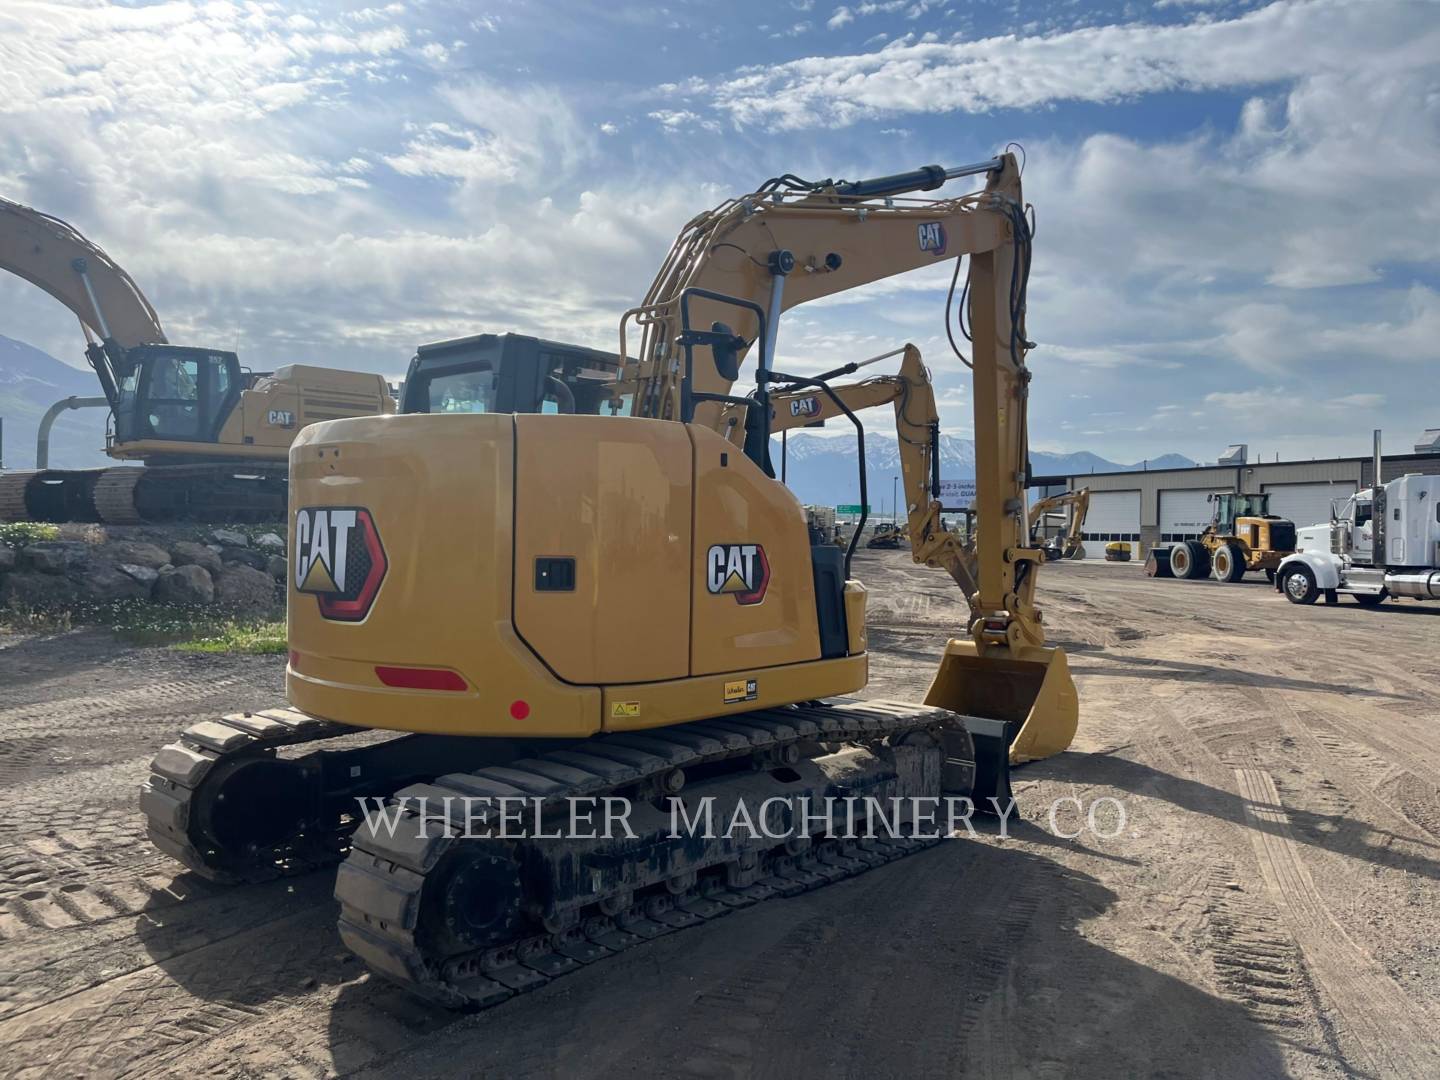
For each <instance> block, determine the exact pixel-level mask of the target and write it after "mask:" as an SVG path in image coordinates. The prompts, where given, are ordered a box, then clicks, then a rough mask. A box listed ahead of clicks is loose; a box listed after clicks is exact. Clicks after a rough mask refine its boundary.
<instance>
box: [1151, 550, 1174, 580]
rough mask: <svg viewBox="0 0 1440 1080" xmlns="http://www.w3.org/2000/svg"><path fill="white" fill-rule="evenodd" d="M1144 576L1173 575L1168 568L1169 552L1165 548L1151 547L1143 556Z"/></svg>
mask: <svg viewBox="0 0 1440 1080" xmlns="http://www.w3.org/2000/svg"><path fill="white" fill-rule="evenodd" d="M1145 576H1146V577H1174V576H1175V575H1174V574H1173V573H1172V572H1171V570H1170V552H1169V550H1167V549H1166V548H1151V549H1150V554H1149V555H1146V556H1145Z"/></svg>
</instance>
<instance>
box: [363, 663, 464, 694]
mask: <svg viewBox="0 0 1440 1080" xmlns="http://www.w3.org/2000/svg"><path fill="white" fill-rule="evenodd" d="M375 674H376V675H378V676H380V681H381V682H382V683H384V684H385V685H386V686H398V687H402V688H404V689H406V690H464V689H466V686H465V680H464V679H462V678H461V677H460V676H459V675H456V674H455V672H453V671H445V670H444V669H443V668H428V667H376V669H375Z"/></svg>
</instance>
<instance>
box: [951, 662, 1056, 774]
mask: <svg viewBox="0 0 1440 1080" xmlns="http://www.w3.org/2000/svg"><path fill="white" fill-rule="evenodd" d="M925 704H926V705H938V706H939V707H941V708H944V709H949V710H950V711H951V712H957V713H960V714H961V715H962V716H967V717H978V718H980V719H982V720H989V721H1002V722H1003V723H1004V727H1003V728H1002V729H1001V730H1003V731H1004V738H1005V740H1006V741H1007V742H1008V744H1009V747H1008V755H1007V756H1008V758H1009V763H1010V764H1011V765H1021V764H1023V763H1025V762H1027V761H1039V760H1040V759H1041V758H1047V757H1050V756H1051V755H1052V754H1058V753H1060V752H1061V751H1062V750H1065V749H1066V748H1068V747H1069V745H1070V741H1071V739H1073V738H1074V737H1075V728H1076V726H1077V724H1078V723H1079V719H1080V702H1079V698H1078V697H1077V696H1076V694H1075V683H1074V682H1073V681H1072V680H1071V678H1070V665H1069V664H1068V663H1067V662H1066V660H1065V651H1064V650H1063V649H1054V648H1047V647H1044V646H1038V645H1022V646H1020V647H1019V648H1018V649H1016V650H1014V651H1012V652H1009V653H1004V652H1002V653H1000V655H994V654H993V653H992V654H990V655H983V656H982V655H981V654H980V652H979V651H978V650H977V648H976V646H975V643H974V642H973V641H970V640H968V639H967V640H952V641H951V642H950V643H949V644H948V645H946V646H945V655H944V656H943V657H942V658H941V660H940V669H939V670H938V671H937V672H936V673H935V679H934V681H933V682H931V684H930V690H929V692H928V693H927V694H926V695H925ZM972 726H974V727H977V728H980V727H984V728H990V727H991V725H972ZM980 741H981V739H980V738H979V737H977V753H978V752H979V750H980V747H979V745H978V744H979V742H980Z"/></svg>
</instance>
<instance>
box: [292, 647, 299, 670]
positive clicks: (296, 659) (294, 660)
mask: <svg viewBox="0 0 1440 1080" xmlns="http://www.w3.org/2000/svg"><path fill="white" fill-rule="evenodd" d="M290 670H291V671H299V670H300V654H299V653H298V652H296V651H295V650H294V649H291V650H290Z"/></svg>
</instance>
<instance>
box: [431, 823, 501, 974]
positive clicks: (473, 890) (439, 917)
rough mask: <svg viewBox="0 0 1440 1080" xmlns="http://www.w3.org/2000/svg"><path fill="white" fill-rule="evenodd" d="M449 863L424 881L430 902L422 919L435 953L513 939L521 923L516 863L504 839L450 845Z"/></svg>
mask: <svg viewBox="0 0 1440 1080" xmlns="http://www.w3.org/2000/svg"><path fill="white" fill-rule="evenodd" d="M449 860H450V861H451V862H452V864H453V865H451V866H450V867H448V868H447V869H446V870H445V871H444V873H443V874H442V875H441V877H440V880H438V881H434V882H430V881H427V882H426V883H425V896H424V902H425V903H427V904H429V905H431V906H430V908H429V911H428V913H427V914H426V916H425V917H424V918H422V919H421V923H420V925H421V926H423V927H426V928H427V932H428V934H429V937H430V947H431V949H432V950H433V954H434V955H437V956H457V955H460V954H462V953H471V952H476V951H478V950H481V949H489V948H494V947H496V946H499V945H503V944H505V943H506V942H512V941H514V940H516V939H517V938H519V937H521V936H522V931H523V930H524V929H525V922H526V918H525V910H524V899H525V890H524V886H523V885H522V884H521V876H520V874H521V871H520V865H519V863H517V862H516V861H515V858H514V855H513V853H512V851H511V846H510V845H509V844H507V843H504V842H503V841H484V840H469V841H464V842H462V843H459V844H456V845H455V846H454V847H453V848H452V849H451V854H450V855H449Z"/></svg>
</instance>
